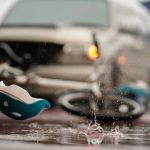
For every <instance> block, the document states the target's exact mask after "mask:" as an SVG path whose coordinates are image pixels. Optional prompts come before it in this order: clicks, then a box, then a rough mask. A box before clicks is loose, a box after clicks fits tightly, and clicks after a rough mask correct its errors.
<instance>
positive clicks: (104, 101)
mask: <svg viewBox="0 0 150 150" xmlns="http://www.w3.org/2000/svg"><path fill="white" fill-rule="evenodd" d="M92 101H96V102H97V103H96V105H97V107H98V109H95V110H94V109H93V108H92ZM58 103H59V105H60V106H61V107H62V108H63V109H64V110H66V111H68V112H70V113H72V114H75V115H79V116H85V117H87V118H89V119H94V118H96V119H97V120H133V119H136V118H138V117H140V116H141V115H142V114H143V113H144V112H145V107H144V106H142V105H140V104H138V103H137V102H135V101H133V100H131V99H128V98H125V97H121V96H118V95H115V94H107V95H104V96H103V97H102V98H101V99H100V98H97V97H95V96H94V95H93V94H92V93H91V92H70V93H66V94H64V95H62V96H60V97H59V98H58Z"/></svg>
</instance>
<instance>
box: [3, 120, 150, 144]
mask: <svg viewBox="0 0 150 150" xmlns="http://www.w3.org/2000/svg"><path fill="white" fill-rule="evenodd" d="M2 140H5V141H25V142H32V143H44V144H62V145H78V146H79V145H88V144H89V145H91V146H99V145H101V144H102V145H105V144H113V145H119V144H121V145H122V144H123V145H132V146H133V145H143V146H150V127H148V126H133V127H128V126H125V125H124V126H121V127H119V126H116V127H113V128H112V127H106V126H105V127H101V126H100V124H98V123H97V122H95V124H92V123H91V124H89V125H88V124H87V125H86V124H72V125H70V126H66V125H62V124H61V125H60V124H54V123H37V122H35V123H27V122H17V123H12V122H5V123H3V122H2V123H1V124H0V141H2Z"/></svg>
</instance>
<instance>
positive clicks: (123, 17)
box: [0, 0, 150, 86]
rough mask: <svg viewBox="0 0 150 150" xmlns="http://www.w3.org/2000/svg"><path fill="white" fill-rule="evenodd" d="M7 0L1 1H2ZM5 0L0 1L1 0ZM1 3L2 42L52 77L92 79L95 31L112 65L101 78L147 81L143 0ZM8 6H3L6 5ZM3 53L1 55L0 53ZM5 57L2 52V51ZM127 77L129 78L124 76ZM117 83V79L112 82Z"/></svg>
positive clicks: (147, 26)
mask: <svg viewBox="0 0 150 150" xmlns="http://www.w3.org/2000/svg"><path fill="white" fill-rule="evenodd" d="M1 1H2V0H1ZM1 1H0V2H1ZM2 2H3V6H5V8H3V6H2V5H1V4H0V11H1V15H0V41H1V43H5V44H8V46H9V47H10V48H11V49H13V51H15V53H16V54H17V55H18V56H21V57H22V56H25V55H27V54H30V55H31V58H32V59H31V60H32V62H33V63H38V64H49V65H44V66H43V65H40V66H38V67H37V68H36V69H35V70H36V71H37V72H38V73H39V74H41V75H43V76H48V77H51V78H62V79H72V80H84V81H85V80H88V78H89V74H90V73H91V72H92V64H93V60H94V59H96V57H97V56H95V54H93V53H94V52H91V49H89V46H90V45H91V42H92V36H91V34H92V33H93V32H95V33H96V34H97V39H98V41H99V44H100V45H101V47H102V49H103V57H104V61H103V62H104V63H103V64H105V66H107V67H102V66H103V65H102V66H101V67H100V69H104V70H105V71H104V72H105V73H104V74H103V77H101V79H102V80H103V81H104V82H105V83H106V84H107V85H110V84H111V85H112V86H114V85H116V83H118V81H117V80H118V79H119V75H118V73H117V69H116V68H118V66H121V67H120V68H121V70H122V72H123V74H122V81H121V82H126V81H131V80H132V81H134V80H137V79H141V80H142V79H144V78H145V75H146V72H147V71H146V70H147V68H149V65H150V59H149V58H150V50H149V41H147V37H148V36H149V34H150V18H149V14H148V12H147V10H146V9H145V8H144V7H142V6H141V5H140V4H139V3H138V2H136V1H134V0H132V1H125V0H124V1H123V0H80V1H77V0H69V1H68V0H61V1H60V0H9V3H8V1H4V0H3V1H2ZM1 8H3V10H2V9H1ZM0 55H1V54H0ZM2 55H3V54H2ZM125 77H127V78H125ZM112 81H113V82H115V83H113V82H112Z"/></svg>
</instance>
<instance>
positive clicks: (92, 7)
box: [3, 0, 109, 26]
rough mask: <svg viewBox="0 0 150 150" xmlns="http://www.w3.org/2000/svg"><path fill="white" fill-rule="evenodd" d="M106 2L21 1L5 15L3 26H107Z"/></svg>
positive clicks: (77, 0)
mask: <svg viewBox="0 0 150 150" xmlns="http://www.w3.org/2000/svg"><path fill="white" fill-rule="evenodd" d="M108 23H109V21H108V3H107V1H106V0H22V1H19V2H18V3H17V4H16V5H15V6H14V7H13V9H11V11H10V12H9V13H8V14H7V15H6V17H5V19H4V21H3V25H8V26H9V25H10V26H11V25H16V26H30V25H31V26H32V25H36V26H49V25H56V24H57V25H58V24H75V25H95V26H108Z"/></svg>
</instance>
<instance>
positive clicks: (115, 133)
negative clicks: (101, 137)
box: [105, 126, 123, 145]
mask: <svg viewBox="0 0 150 150" xmlns="http://www.w3.org/2000/svg"><path fill="white" fill-rule="evenodd" d="M105 136H106V138H107V139H109V140H110V141H111V143H112V144H115V145H118V144H119V141H120V139H121V138H122V137H123V133H122V132H120V128H119V126H116V127H115V128H112V129H111V131H109V132H108V133H107V134H106V135H105Z"/></svg>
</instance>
